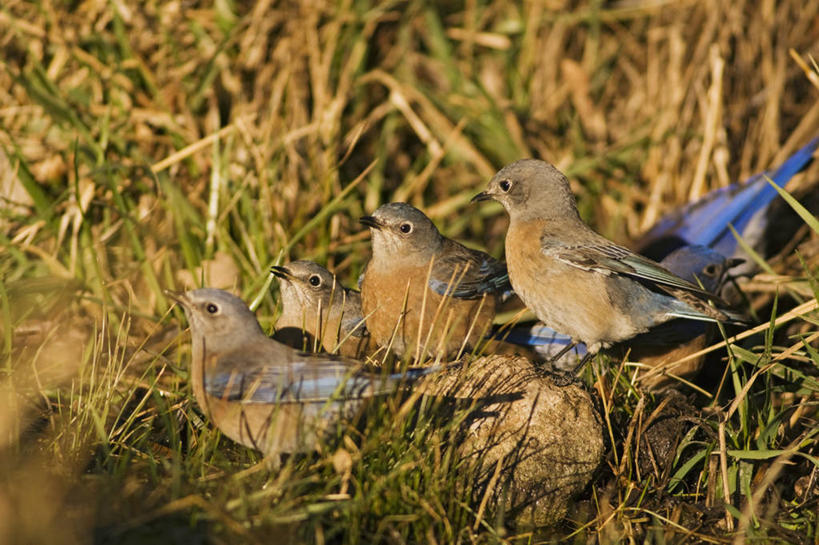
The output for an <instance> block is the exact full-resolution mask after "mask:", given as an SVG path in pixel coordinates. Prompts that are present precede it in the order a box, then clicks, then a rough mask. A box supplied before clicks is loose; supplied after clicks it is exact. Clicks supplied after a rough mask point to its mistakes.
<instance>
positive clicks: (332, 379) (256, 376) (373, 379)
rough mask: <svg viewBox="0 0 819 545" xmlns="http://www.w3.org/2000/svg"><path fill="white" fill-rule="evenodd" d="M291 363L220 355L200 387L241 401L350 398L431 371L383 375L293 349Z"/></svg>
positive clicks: (369, 394)
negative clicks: (216, 363) (257, 363)
mask: <svg viewBox="0 0 819 545" xmlns="http://www.w3.org/2000/svg"><path fill="white" fill-rule="evenodd" d="M292 354H295V358H294V359H293V361H290V362H271V363H269V364H262V365H253V364H252V363H251V364H250V365H248V354H246V353H235V354H227V355H224V356H222V357H221V358H219V362H218V365H217V366H216V370H215V371H213V372H211V373H209V374H206V376H205V391H206V392H207V393H208V394H209V395H212V396H214V397H218V398H220V399H225V400H228V401H237V402H242V403H308V402H321V401H329V400H337V401H351V400H355V399H362V398H368V397H372V396H376V395H383V394H388V393H390V392H393V391H395V389H396V388H397V386H398V385H399V384H401V383H402V382H412V381H414V380H416V379H418V378H420V377H421V376H423V375H425V374H427V373H428V372H431V370H428V369H410V370H408V371H407V372H406V373H397V374H391V375H385V374H383V372H382V371H381V370H379V369H374V368H367V367H365V366H364V365H363V364H361V363H359V362H356V361H354V360H349V359H346V358H342V357H340V356H334V355H331V354H309V353H303V352H296V351H293V353H292Z"/></svg>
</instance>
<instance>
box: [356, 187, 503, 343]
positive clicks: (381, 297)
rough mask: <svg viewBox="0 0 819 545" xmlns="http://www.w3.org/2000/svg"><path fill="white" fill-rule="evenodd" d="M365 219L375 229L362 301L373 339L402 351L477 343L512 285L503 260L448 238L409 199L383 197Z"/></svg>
mask: <svg viewBox="0 0 819 545" xmlns="http://www.w3.org/2000/svg"><path fill="white" fill-rule="evenodd" d="M360 221H361V223H362V224H364V225H366V226H367V227H369V228H370V231H371V232H372V248H373V254H372V259H370V262H369V263H368V264H367V267H366V269H365V271H364V274H363V277H362V281H361V304H362V308H363V311H364V315H365V316H366V320H367V328H368V329H369V330H370V334H371V335H372V336H373V338H374V339H375V341H376V342H377V343H378V344H379V345H380V346H382V347H389V348H390V349H391V350H392V351H393V352H394V353H395V354H397V355H398V356H399V357H403V356H404V355H409V354H415V355H416V357H422V356H423V355H425V354H429V355H432V356H433V357H434V356H436V355H441V356H451V355H454V354H456V353H457V352H458V351H459V350H461V349H469V348H474V347H475V346H476V344H477V343H478V342H479V341H480V340H481V338H482V337H483V335H484V334H485V333H486V332H487V331H488V330H489V328H490V326H491V324H492V319H493V318H494V316H495V305H496V304H497V301H498V299H499V297H500V295H501V294H502V293H503V292H504V291H508V290H509V277H508V275H507V273H506V266H505V265H504V264H503V263H500V262H499V261H497V260H495V259H494V258H492V257H491V256H489V255H488V254H485V253H483V252H480V251H477V250H471V249H469V248H466V247H465V246H462V245H461V244H459V243H457V242H455V241H453V240H450V239H448V238H446V237H444V236H443V235H441V233H440V232H439V231H438V229H437V228H436V227H435V224H433V223H432V221H430V219H429V218H427V217H426V216H425V215H424V213H423V212H421V211H420V210H418V209H417V208H415V207H413V206H410V205H409V204H406V203H389V204H384V205H382V206H380V207H379V208H378V209H377V210H376V211H375V212H374V213H373V215H372V216H364V217H362V218H361V220H360ZM416 347H418V349H416Z"/></svg>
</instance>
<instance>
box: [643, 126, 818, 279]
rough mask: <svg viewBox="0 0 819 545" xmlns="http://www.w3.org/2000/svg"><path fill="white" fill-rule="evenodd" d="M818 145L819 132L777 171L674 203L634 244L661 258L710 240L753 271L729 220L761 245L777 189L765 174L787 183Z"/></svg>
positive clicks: (748, 240) (756, 246)
mask: <svg viewBox="0 0 819 545" xmlns="http://www.w3.org/2000/svg"><path fill="white" fill-rule="evenodd" d="M817 146H819V138H814V139H813V140H811V141H810V142H809V143H808V144H807V145H805V146H804V147H803V148H802V149H800V150H799V151H797V152H796V153H794V154H793V155H791V156H790V157H789V158H788V159H787V160H786V161H785V162H784V163H782V165H780V166H779V168H777V169H776V170H775V171H772V172H769V173H762V174H757V175H755V176H752V177H751V178H750V179H748V180H746V181H745V182H743V183H734V184H731V185H730V186H727V187H722V188H719V189H715V190H714V191H711V192H709V193H708V194H706V195H704V196H703V197H702V198H700V199H698V200H696V201H694V202H692V203H690V204H688V205H686V206H683V207H681V208H677V209H675V210H674V211H672V212H670V213H669V214H667V215H665V216H663V217H662V218H660V219H659V220H658V221H657V223H655V224H654V226H652V227H651V229H649V230H648V231H647V232H646V233H645V234H644V235H643V236H641V237H640V239H639V240H638V241H637V243H636V244H635V248H636V249H637V251H638V252H639V253H641V254H643V255H645V256H647V257H650V258H652V259H657V260H659V259H663V258H664V257H665V256H666V255H668V253H669V252H671V251H672V250H674V249H676V248H679V247H681V246H685V245H701V246H708V247H709V248H712V249H713V250H715V251H717V252H719V253H720V254H722V255H724V256H726V257H729V258H742V259H745V264H744V270H743V271H741V272H743V273H749V272H751V268H752V267H753V261H752V260H750V259H747V258H748V256H747V254H745V252H744V250H743V249H742V248H741V247H740V246H739V244H738V243H737V240H736V238H735V237H734V235H733V233H731V230H730V229H729V227H728V226H729V225H731V226H732V227H733V228H734V229H735V230H736V231H737V233H739V234H740V235H741V236H742V238H743V239H744V240H745V242H746V243H747V244H748V245H749V246H750V247H751V248H754V249H755V250H757V251H760V250H761V249H762V248H761V246H762V245H763V239H764V238H765V233H766V231H767V230H768V229H769V228H771V225H769V223H770V218H771V212H770V208H771V204H772V202H773V201H774V199H775V198H776V197H777V196H778V195H779V194H778V193H777V192H776V190H775V189H774V188H773V187H771V186H770V184H769V183H768V180H767V179H766V177H767V178H770V179H771V181H773V182H774V183H775V184H776V185H778V186H779V187H785V184H787V183H788V181H789V180H790V179H791V178H793V176H795V175H796V174H798V173H799V172H801V171H802V170H804V169H805V167H807V166H808V165H809V164H810V163H811V161H812V160H813V155H814V153H815V151H816V148H817ZM739 272H740V271H735V273H739Z"/></svg>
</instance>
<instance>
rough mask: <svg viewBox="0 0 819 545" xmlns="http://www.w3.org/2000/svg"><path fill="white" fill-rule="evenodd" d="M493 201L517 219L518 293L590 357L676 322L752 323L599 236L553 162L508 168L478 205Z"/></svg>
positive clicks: (512, 247) (513, 259) (511, 253)
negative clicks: (581, 215)
mask: <svg viewBox="0 0 819 545" xmlns="http://www.w3.org/2000/svg"><path fill="white" fill-rule="evenodd" d="M487 199H495V200H497V201H499V202H500V203H501V204H502V205H503V206H504V208H505V209H506V211H507V212H508V214H509V219H510V221H509V229H508V231H507V234H506V260H507V266H508V269H509V279H510V281H511V283H512V287H513V288H514V290H515V293H516V294H517V295H518V296H519V297H520V298H521V300H522V301H523V302H524V304H526V306H527V307H529V308H530V309H532V311H533V312H534V313H535V315H536V316H537V317H538V318H539V319H540V320H542V321H543V322H544V323H545V324H546V325H547V326H549V327H552V328H554V329H555V330H557V331H559V332H561V333H565V334H567V335H569V336H571V337H572V339H573V340H574V341H575V342H577V341H580V342H583V343H585V344H586V346H587V348H588V350H589V354H594V353H596V352H598V351H599V350H601V349H603V348H608V347H609V346H611V345H612V344H614V343H617V342H621V341H625V340H627V339H630V338H632V337H634V336H636V335H638V334H640V333H643V332H645V331H648V330H649V328H651V327H654V326H657V325H659V324H662V323H664V322H667V321H669V320H672V319H675V318H687V319H693V320H705V321H712V322H716V321H726V322H732V321H738V322H743V321H744V317H743V316H741V315H740V314H737V313H735V312H733V311H731V310H730V309H728V308H726V305H725V304H724V302H723V301H721V300H720V298H719V297H718V296H716V295H714V294H712V293H709V292H708V291H707V290H704V289H702V288H700V287H699V286H697V285H695V284H692V283H691V282H688V281H686V280H683V279H681V278H679V277H678V276H676V275H675V274H673V273H671V272H670V271H668V270H667V269H665V268H663V267H662V266H660V265H659V264H658V263H656V262H654V261H652V260H650V259H648V258H645V257H642V256H639V255H637V254H635V253H633V252H631V251H630V250H628V249H626V248H624V247H622V246H618V245H616V244H614V243H613V242H611V241H609V240H608V239H606V238H605V237H603V236H601V235H599V234H598V233H596V232H594V231H593V230H592V229H591V228H590V227H589V226H588V225H586V224H585V223H584V222H583V220H582V219H581V218H580V214H579V213H578V211H577V204H576V201H575V197H574V195H573V194H572V192H571V189H570V187H569V181H568V180H567V179H566V177H565V176H564V175H563V173H561V172H560V171H559V170H558V169H556V168H555V167H554V166H552V165H550V164H549V163H547V162H545V161H540V160H536V159H523V160H520V161H516V162H514V163H512V164H510V165H507V166H506V167H504V168H502V169H501V170H500V171H499V172H498V173H497V174H495V176H493V177H492V179H491V180H490V182H489V184H488V186H487V189H486V191H484V192H483V193H480V194H478V195H476V196H475V197H474V199H473V200H475V201H481V200H487ZM711 303H714V304H715V305H716V306H712V304H711Z"/></svg>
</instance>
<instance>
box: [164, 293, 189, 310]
mask: <svg viewBox="0 0 819 545" xmlns="http://www.w3.org/2000/svg"><path fill="white" fill-rule="evenodd" d="M163 291H164V293H165V295H166V296H167V297H168V298H169V299H171V300H173V301H174V302H175V303H177V304H179V306H181V307H182V308H185V307H186V306H187V304H188V297H187V295H185V292H183V291H172V290H163Z"/></svg>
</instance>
